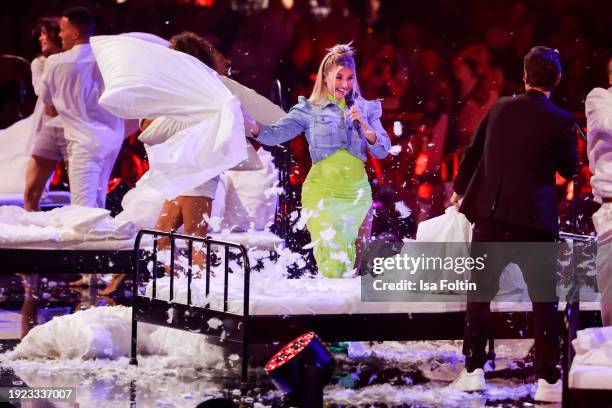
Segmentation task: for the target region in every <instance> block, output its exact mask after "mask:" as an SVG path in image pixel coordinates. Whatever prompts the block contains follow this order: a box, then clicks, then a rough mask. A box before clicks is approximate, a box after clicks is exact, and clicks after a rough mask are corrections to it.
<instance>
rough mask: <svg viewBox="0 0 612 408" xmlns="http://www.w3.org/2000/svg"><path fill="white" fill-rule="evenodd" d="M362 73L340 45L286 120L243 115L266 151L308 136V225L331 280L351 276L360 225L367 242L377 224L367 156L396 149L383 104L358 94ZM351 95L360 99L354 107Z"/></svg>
mask: <svg viewBox="0 0 612 408" xmlns="http://www.w3.org/2000/svg"><path fill="white" fill-rule="evenodd" d="M356 73H357V70H356V69H355V60H354V59H353V49H352V48H351V46H350V45H344V44H340V45H336V46H334V47H333V48H332V49H331V50H330V51H329V52H328V53H327V55H326V56H325V58H323V61H321V65H320V66H319V72H318V74H317V79H316V82H315V85H314V89H313V91H312V94H311V95H310V98H308V99H306V98H304V97H303V96H300V98H299V100H298V103H297V105H295V106H294V107H293V108H291V110H290V111H289V113H288V114H287V115H286V116H285V117H284V118H282V119H281V120H279V121H278V122H277V123H275V124H273V125H269V126H266V125H262V124H259V123H257V122H256V121H255V120H253V119H252V117H251V116H250V115H249V114H248V112H244V117H245V126H246V127H247V129H248V130H249V131H250V132H251V133H252V134H253V135H254V136H255V137H256V138H257V140H258V141H259V142H261V143H263V144H265V145H276V144H279V143H283V142H286V141H288V140H291V139H293V138H294V137H296V136H298V135H299V134H300V133H303V132H304V133H305V134H306V139H307V140H308V144H309V150H310V156H311V158H312V163H313V166H312V168H311V169H310V172H309V173H308V177H306V180H305V181H304V185H303V188H302V217H305V218H306V220H307V221H306V226H307V228H308V231H309V232H310V236H311V240H312V246H313V250H314V256H315V260H316V262H317V267H318V269H319V272H321V273H322V274H323V275H324V276H326V277H329V278H339V277H342V276H344V275H345V273H346V272H349V273H350V272H352V270H353V267H354V266H355V258H356V249H355V241H356V239H357V236H358V234H359V233H360V227H363V229H362V232H361V234H360V235H362V236H361V239H360V240H365V239H367V236H363V235H366V234H369V233H366V234H364V233H363V231H369V223H370V222H371V220H370V219H368V220H366V218H369V217H367V215H368V213H369V210H370V207H371V205H372V190H371V188H370V184H369V182H368V177H367V175H366V171H365V167H364V162H365V161H366V150H369V151H370V153H371V154H372V155H373V156H374V157H376V158H378V159H384V158H385V157H386V156H387V154H388V151H389V148H390V141H389V136H388V135H387V133H386V132H385V130H384V128H383V126H382V124H381V123H380V116H381V114H382V108H381V105H380V102H379V101H367V100H365V99H363V98H362V97H361V96H360V95H359V85H358V83H357V76H356ZM347 95H349V96H352V95H354V105H353V106H352V107H350V109H349V108H348V107H347V104H346V99H345V98H346V97H347ZM354 122H359V124H360V127H361V129H356V127H355V125H354ZM361 243H362V242H360V243H359V244H361Z"/></svg>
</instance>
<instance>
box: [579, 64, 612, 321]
mask: <svg viewBox="0 0 612 408" xmlns="http://www.w3.org/2000/svg"><path fill="white" fill-rule="evenodd" d="M607 68H608V80H609V83H610V86H611V87H610V88H608V89H604V88H595V89H593V90H592V91H591V92H590V93H589V95H588V96H587V98H586V101H585V110H586V116H587V127H588V134H587V138H588V142H587V151H588V156H589V167H590V169H591V173H593V176H592V177H591V187H592V189H593V196H594V197H595V201H597V202H599V203H601V208H600V209H599V211H597V212H596V213H595V214H593V224H594V225H595V229H596V230H597V284H598V286H599V291H600V292H601V320H602V322H603V325H604V326H612V58H610V59H609V60H608V67H607Z"/></svg>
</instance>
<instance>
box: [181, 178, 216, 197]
mask: <svg viewBox="0 0 612 408" xmlns="http://www.w3.org/2000/svg"><path fill="white" fill-rule="evenodd" d="M218 185H219V176H216V177H215V178H212V179H210V180H208V181H207V182H206V183H204V184H202V185H199V186H197V187H196V188H193V189H191V190H189V191H187V192H185V193H183V194H181V195H182V196H187V197H210V198H212V199H214V198H215V193H216V192H217V186H218Z"/></svg>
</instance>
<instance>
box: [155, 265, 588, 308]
mask: <svg viewBox="0 0 612 408" xmlns="http://www.w3.org/2000/svg"><path fill="white" fill-rule="evenodd" d="M242 276H243V275H242V274H240V273H238V274H230V279H229V282H230V283H229V294H228V309H229V311H230V312H232V313H238V314H242V311H243V298H244V289H243V287H244V286H243V281H242V279H243V278H242ZM169 286H170V279H169V278H167V277H165V278H161V279H157V283H156V287H157V288H156V291H157V295H156V298H158V299H163V300H168V294H169ZM210 288H211V293H210V295H209V300H210V302H211V308H213V309H217V310H222V308H223V274H222V272H220V271H219V270H217V273H216V276H215V277H213V278H212V282H211V285H210ZM151 294H152V283H151V282H149V284H148V286H147V288H146V296H149V297H150V296H151ZM204 294H205V281H204V279H194V280H193V282H192V292H191V295H192V297H191V299H192V303H193V304H194V305H200V306H202V305H204V304H205V303H206V297H205V295H204ZM426 299H427V301H423V302H362V301H361V279H360V278H347V279H323V278H322V279H285V278H282V277H279V276H266V275H265V274H261V275H260V274H251V291H250V300H249V313H250V314H253V315H299V314H306V315H313V314H372V313H444V312H457V311H463V310H465V302H449V301H445V299H444V296H443V295H428V296H427V298H426ZM173 300H174V301H175V302H179V303H186V302H187V281H186V279H184V278H179V279H175V280H174V299H173ZM564 307H565V302H560V303H559V309H560V310H561V309H562V308H564ZM580 308H581V309H582V310H598V309H599V303H597V302H582V303H581V304H580ZM491 310H493V311H502V312H511V311H512V312H519V311H530V310H531V303H529V302H516V301H513V300H512V298H508V297H502V298H501V299H499V298H498V299H497V301H494V302H493V303H492V304H491Z"/></svg>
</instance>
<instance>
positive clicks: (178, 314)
mask: <svg viewBox="0 0 612 408" xmlns="http://www.w3.org/2000/svg"><path fill="white" fill-rule="evenodd" d="M144 235H150V236H152V237H153V238H154V244H153V253H152V256H151V257H150V259H152V260H153V274H152V275H153V276H152V279H153V282H152V296H151V297H148V296H145V295H140V294H139V293H138V285H139V282H140V281H141V278H142V277H143V276H142V273H141V270H140V265H141V264H142V262H139V261H138V260H139V257H141V256H142V251H141V250H140V242H141V239H142V237H143V236H144ZM568 236H569V237H570V238H572V239H578V237H579V236H575V235H574V236H571V235H568ZM160 237H168V238H169V239H170V243H171V244H170V245H171V253H174V249H175V248H176V244H175V240H177V239H178V240H185V241H187V243H188V251H187V257H188V263H189V266H191V265H192V259H191V255H192V248H193V243H194V242H198V243H201V244H204V245H205V247H206V253H207V254H210V249H211V246H213V245H216V246H220V247H223V248H224V251H225V256H224V260H225V268H224V297H223V308H222V309H221V310H216V309H212V308H211V307H210V305H209V304H208V305H205V306H194V305H193V304H192V301H191V280H192V271H191V267H189V268H188V270H187V274H188V291H187V303H186V304H185V303H178V302H175V301H174V300H173V293H172V292H173V287H174V276H173V275H174V274H171V276H170V293H169V300H167V301H166V300H161V299H158V298H157V293H156V279H157V278H156V275H157V270H156V269H157V266H156V265H157V263H156V260H157V239H158V238H160ZM230 248H234V249H237V250H238V251H239V252H240V257H241V259H242V267H243V270H244V301H243V310H242V313H232V312H230V311H228V276H229V253H230ZM134 253H135V254H138V255H136V256H135V257H134V262H135V267H134V271H135V277H134V280H133V285H134V286H133V291H134V298H133V299H134V303H133V310H132V342H131V359H130V364H134V365H136V364H138V362H137V354H136V352H137V350H136V347H137V322H144V323H150V324H154V325H159V326H165V327H170V328H174V329H179V330H188V331H191V332H197V333H201V334H204V335H208V336H212V337H213V338H216V339H222V340H223V341H225V342H230V343H233V344H235V345H240V346H241V349H242V362H241V363H242V366H241V380H242V383H243V384H246V383H247V381H248V362H249V345H252V344H266V343H267V344H269V343H273V342H279V343H275V344H279V347H280V346H281V345H282V344H284V343H285V342H288V341H289V340H291V339H293V338H295V337H297V336H299V335H301V334H303V333H304V332H308V331H314V332H316V333H317V335H319V337H320V338H321V339H323V340H324V341H327V342H334V341H385V340H432V339H440V340H456V339H462V338H463V331H464V327H465V312H446V313H438V312H432V313H389V314H339V315H332V314H324V315H284V316H282V315H251V314H250V313H249V290H250V279H251V277H250V272H251V270H250V265H249V259H248V256H247V251H246V249H245V248H244V246H242V245H238V244H235V243H231V242H225V241H218V240H213V239H211V238H210V237H207V238H196V237H191V236H187V235H181V234H176V233H174V232H170V233H166V232H161V231H154V230H142V231H140V232H139V233H138V236H137V238H136V241H135V244H134ZM206 258H207V260H206V282H205V285H206V295H208V293H209V289H210V266H211V265H210V258H211V257H210V256H207V257H206ZM170 270H174V257H172V258H171V263H170ZM578 301H579V299H573V301H571V302H568V303H567V306H566V309H565V311H560V313H559V315H558V318H559V326H560V328H561V333H562V335H565V336H567V339H568V341H571V339H573V338H574V337H575V335H576V334H575V333H576V331H577V330H578V329H579V328H583V327H592V326H598V325H600V318H599V312H595V311H580V309H579V302H578ZM169 313H172V316H174V318H173V319H171V320H170V321H169V319H168V316H169ZM494 316H495V318H494V319H492V322H493V333H495V337H497V338H529V337H530V336H531V335H532V330H531V321H532V312H494ZM211 318H217V319H219V320H221V321H222V322H223V325H222V326H221V327H216V328H212V327H209V325H208V323H207V321H208V320H209V319H211ZM508 321H510V322H511V324H508V323H507V322H508ZM432 323H435V324H432ZM572 336H573V337H572ZM226 344H227V343H226ZM492 345H493V344H492V340H491V342H490V343H489V350H492V349H493V348H492ZM566 346H567V350H566V352H567V355H566V358H564V360H563V366H564V367H563V369H564V370H563V372H564V392H565V393H569V392H570V390H568V388H567V371H568V370H567V368H568V367H569V366H570V365H571V361H572V358H573V354H572V348H571V343H568V344H567V345H566ZM491 357H494V354H492V355H491ZM572 392H573V390H572ZM581 392H582V391H579V393H581ZM567 395H568V396H567V397H566V398H565V400H566V401H569V400H570V396H569V394H567ZM566 406H569V405H566Z"/></svg>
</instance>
